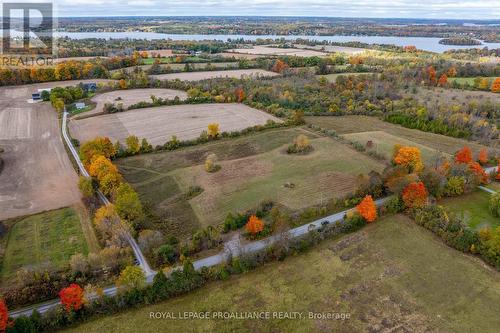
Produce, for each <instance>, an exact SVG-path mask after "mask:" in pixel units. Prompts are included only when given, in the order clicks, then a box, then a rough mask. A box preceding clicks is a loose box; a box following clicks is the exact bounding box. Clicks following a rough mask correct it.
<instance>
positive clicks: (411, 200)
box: [402, 182, 428, 208]
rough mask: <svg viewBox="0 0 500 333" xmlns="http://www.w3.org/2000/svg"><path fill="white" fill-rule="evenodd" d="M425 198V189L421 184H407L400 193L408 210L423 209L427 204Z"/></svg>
mask: <svg viewBox="0 0 500 333" xmlns="http://www.w3.org/2000/svg"><path fill="white" fill-rule="evenodd" d="M427 196H428V194H427V189H426V188H425V185H424V183H422V182H418V183H417V182H414V183H410V184H408V185H407V186H406V187H405V188H404V190H403V193H402V198H403V202H404V203H405V206H406V207H408V208H421V207H423V206H424V205H425V204H426V202H427Z"/></svg>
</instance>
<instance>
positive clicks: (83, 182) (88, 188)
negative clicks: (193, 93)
mask: <svg viewBox="0 0 500 333" xmlns="http://www.w3.org/2000/svg"><path fill="white" fill-rule="evenodd" d="M78 188H79V189H80V192H82V194H83V197H84V198H92V197H93V196H94V195H95V188H94V183H93V181H92V178H88V177H84V176H80V177H79V179H78Z"/></svg>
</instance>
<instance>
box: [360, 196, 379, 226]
mask: <svg viewBox="0 0 500 333" xmlns="http://www.w3.org/2000/svg"><path fill="white" fill-rule="evenodd" d="M356 209H357V210H358V212H359V214H360V215H361V216H362V217H363V218H364V219H365V220H366V222H368V223H371V222H373V221H375V220H376V219H377V206H375V202H374V201H373V198H372V196H371V195H367V196H365V197H364V198H363V200H362V201H361V202H360V203H359V205H357V206H356Z"/></svg>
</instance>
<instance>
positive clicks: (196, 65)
mask: <svg viewBox="0 0 500 333" xmlns="http://www.w3.org/2000/svg"><path fill="white" fill-rule="evenodd" d="M208 64H209V63H207V62H202V63H192V64H189V65H190V66H191V67H193V68H194V69H196V70H198V69H206V66H207V65H208ZM210 65H211V66H212V67H215V68H217V69H223V70H224V69H228V68H235V69H237V68H238V63H237V62H212V63H210ZM151 66H152V65H140V66H131V67H124V68H120V69H115V70H112V71H110V72H111V73H114V72H119V71H121V70H124V71H125V72H127V73H131V72H133V71H134V70H135V68H136V67H139V68H140V69H142V70H143V71H147V70H148V69H150V68H151ZM185 66H186V64H178V63H173V64H161V65H160V67H162V68H165V69H166V68H167V67H170V69H171V70H173V71H182V70H184V68H185Z"/></svg>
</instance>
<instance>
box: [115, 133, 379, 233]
mask: <svg viewBox="0 0 500 333" xmlns="http://www.w3.org/2000/svg"><path fill="white" fill-rule="evenodd" d="M304 133H305V134H306V135H308V136H309V137H310V138H311V142H312V145H313V147H314V151H313V152H312V153H310V154H307V155H288V154H286V152H285V150H286V147H287V146H288V145H289V144H291V143H292V142H293V139H294V138H295V137H296V136H298V135H299V134H304ZM211 153H214V154H216V155H217V156H218V159H219V162H218V164H220V165H221V170H219V171H218V172H216V173H207V172H206V171H205V170H204V166H203V163H204V161H205V159H206V157H207V156H208V155H209V154H211ZM346 156H349V158H345V157H346ZM117 164H118V166H119V168H120V171H121V172H122V173H123V175H124V176H125V179H126V180H127V181H128V182H130V183H131V184H132V186H134V187H135V188H136V190H137V191H138V192H139V194H140V196H141V199H142V200H143V201H144V202H145V203H146V204H147V205H148V206H149V207H150V208H151V209H152V211H153V212H154V213H155V215H157V216H158V217H160V219H159V221H158V222H157V223H156V224H157V225H156V227H157V228H161V229H163V230H164V231H166V232H170V233H173V234H175V235H189V231H193V230H195V229H196V228H199V227H200V226H206V225H210V224H219V223H222V222H223V220H224V218H225V216H226V215H227V214H228V213H229V212H232V213H236V212H240V211H245V210H247V209H252V208H255V207H256V206H258V205H259V203H261V202H262V201H264V200H268V199H271V200H273V201H275V202H276V203H278V204H280V205H282V206H284V207H286V208H289V209H290V210H298V209H301V208H304V207H306V206H311V205H314V204H320V203H321V202H326V200H328V199H329V198H332V197H338V196H342V195H345V194H347V193H349V192H351V191H353V190H354V188H355V180H356V176H357V175H358V174H360V173H368V172H370V171H371V170H376V171H382V169H383V167H384V166H383V164H381V163H379V162H377V161H375V160H373V159H371V158H369V157H367V156H365V155H363V154H360V153H358V152H356V151H355V150H353V149H351V148H350V147H349V146H347V145H344V144H341V143H339V142H336V141H334V140H332V139H330V138H317V137H316V135H315V134H312V133H309V132H306V131H304V130H302V129H300V128H293V129H277V130H271V131H265V132H262V133H257V134H253V135H250V136H245V137H240V138H237V139H232V140H222V141H219V142H213V143H210V144H207V145H202V146H198V147H192V148H188V149H182V150H179V151H174V152H164V153H159V154H147V155H143V156H136V157H131V158H126V159H121V160H118V161H117ZM286 183H293V184H294V185H295V186H294V188H288V187H285V186H284V185H285V184H286ZM190 186H201V187H202V188H203V190H204V191H203V193H201V194H200V195H198V196H196V197H194V198H191V199H190V200H189V201H187V200H186V199H185V194H186V193H187V192H188V191H189V188H190Z"/></svg>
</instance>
